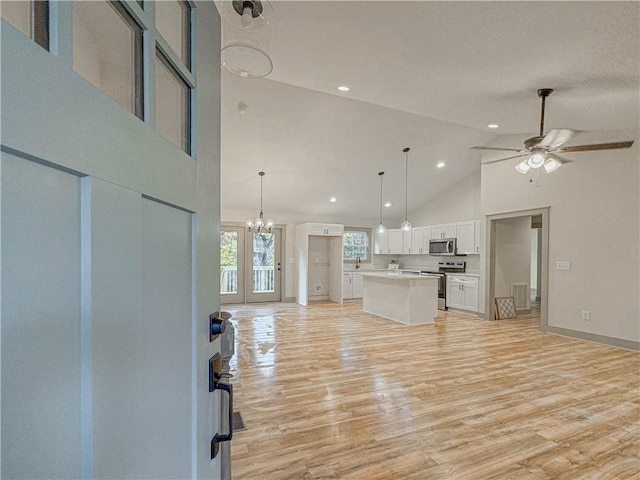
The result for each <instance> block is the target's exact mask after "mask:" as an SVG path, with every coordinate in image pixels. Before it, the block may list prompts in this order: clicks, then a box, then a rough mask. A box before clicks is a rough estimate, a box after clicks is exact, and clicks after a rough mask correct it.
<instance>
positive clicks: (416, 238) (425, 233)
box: [411, 227, 431, 255]
mask: <svg viewBox="0 0 640 480" xmlns="http://www.w3.org/2000/svg"><path fill="white" fill-rule="evenodd" d="M430 239H431V227H416V228H413V229H412V230H411V253H412V254H414V255H420V254H427V253H429V240H430Z"/></svg>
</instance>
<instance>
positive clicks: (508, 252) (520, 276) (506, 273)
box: [495, 217, 531, 297]
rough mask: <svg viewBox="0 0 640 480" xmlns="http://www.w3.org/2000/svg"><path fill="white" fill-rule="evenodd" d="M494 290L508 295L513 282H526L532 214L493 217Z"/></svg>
mask: <svg viewBox="0 0 640 480" xmlns="http://www.w3.org/2000/svg"><path fill="white" fill-rule="evenodd" d="M495 247H496V256H495V294H496V297H510V296H511V284H512V283H529V279H530V276H531V272H530V270H531V217H518V218H509V219H504V220H497V221H496V234H495Z"/></svg>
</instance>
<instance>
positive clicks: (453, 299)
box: [447, 275, 478, 312]
mask: <svg viewBox="0 0 640 480" xmlns="http://www.w3.org/2000/svg"><path fill="white" fill-rule="evenodd" d="M447 307H453V308H458V309H460V310H468V311H470V312H477V311H478V277H472V276H468V275H447Z"/></svg>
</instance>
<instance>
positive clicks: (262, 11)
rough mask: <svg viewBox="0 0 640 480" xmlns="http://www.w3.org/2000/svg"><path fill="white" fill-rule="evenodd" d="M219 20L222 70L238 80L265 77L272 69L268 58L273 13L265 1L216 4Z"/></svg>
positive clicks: (266, 0) (237, 1)
mask: <svg viewBox="0 0 640 480" xmlns="http://www.w3.org/2000/svg"><path fill="white" fill-rule="evenodd" d="M216 3H217V4H218V8H219V10H220V15H221V17H222V20H223V22H222V26H223V28H222V50H221V51H220V64H221V65H222V67H223V68H224V69H225V70H227V71H228V72H231V73H232V74H234V75H237V76H239V77H242V78H262V77H266V76H267V75H269V74H270V73H271V71H272V70H273V62H272V61H271V58H270V56H269V53H268V52H269V44H270V40H271V30H272V22H273V20H274V17H275V14H274V10H273V7H272V6H271V4H270V3H269V1H268V0H232V1H228V0H225V1H221V2H216Z"/></svg>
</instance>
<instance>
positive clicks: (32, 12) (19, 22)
mask: <svg viewBox="0 0 640 480" xmlns="http://www.w3.org/2000/svg"><path fill="white" fill-rule="evenodd" d="M0 14H1V15H2V18H3V19H4V20H5V21H6V22H8V23H9V24H11V25H13V26H14V27H15V28H17V29H18V30H20V31H21V32H22V33H24V34H25V35H26V36H27V37H29V38H32V39H33V40H34V41H35V42H36V43H37V44H38V45H40V46H41V47H43V48H46V49H47V50H49V2H48V1H44V0H38V1H13V2H2V9H1V10H0Z"/></svg>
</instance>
